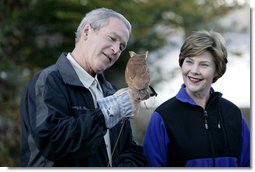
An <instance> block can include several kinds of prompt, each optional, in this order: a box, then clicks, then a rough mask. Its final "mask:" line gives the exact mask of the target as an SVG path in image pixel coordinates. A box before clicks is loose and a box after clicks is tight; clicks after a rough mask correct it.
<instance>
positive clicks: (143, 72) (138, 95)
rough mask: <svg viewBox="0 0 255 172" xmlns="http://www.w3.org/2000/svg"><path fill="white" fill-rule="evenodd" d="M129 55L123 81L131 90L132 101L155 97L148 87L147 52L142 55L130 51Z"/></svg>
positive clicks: (151, 89)
mask: <svg viewBox="0 0 255 172" xmlns="http://www.w3.org/2000/svg"><path fill="white" fill-rule="evenodd" d="M129 55H130V59H129V60H128V63H127V66H126V69H125V81H126V83H127V85H128V87H129V88H130V89H131V91H132V93H133V97H134V99H135V100H136V101H142V100H146V99H148V98H149V97H150V96H154V95H155V96H156V95H157V94H156V92H155V91H154V89H153V88H152V87H151V86H150V73H149V68H148V64H147V58H148V51H146V52H145V53H144V54H136V53H135V52H133V51H130V52H129Z"/></svg>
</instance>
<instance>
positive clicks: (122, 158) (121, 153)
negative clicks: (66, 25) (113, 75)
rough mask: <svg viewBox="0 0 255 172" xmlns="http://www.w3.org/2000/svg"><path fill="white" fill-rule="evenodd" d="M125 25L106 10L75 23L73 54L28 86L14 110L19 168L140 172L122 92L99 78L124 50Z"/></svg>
mask: <svg viewBox="0 0 255 172" xmlns="http://www.w3.org/2000/svg"><path fill="white" fill-rule="evenodd" d="M130 34H131V25H130V23H129V21H128V20H127V19H126V18H125V17H124V16H122V15H121V14H119V13H117V12H115V11H113V10H111V9H106V8H99V9H95V10H92V11H91V12H89V13H88V14H86V16H85V17H84V18H83V20H82V21H81V23H80V25H79V27H78V29H77V32H76V39H75V48H74V49H73V51H72V52H70V53H62V54H61V56H60V57H59V59H58V61H57V62H56V64H54V65H52V66H50V67H48V68H46V69H44V70H42V71H41V72H40V73H38V74H37V75H36V76H35V77H34V78H33V80H32V81H31V82H30V83H29V85H28V87H27V89H26V91H25V93H24V95H23V97H22V100H21V104H20V111H21V116H20V119H21V120H20V121H21V129H22V130H21V131H22V142H21V149H22V150H21V165H22V166H37V167H38V166H72V167H74V166H76V167H78V166H87V167H89V166H90V167H91V166H92V167H101V166H102V167H103V166H114V167H115V166H119V167H120V166H130V167H131V166H145V165H146V161H145V158H144V156H143V154H142V152H143V150H142V147H141V146H139V145H137V144H136V143H135V142H134V140H133V136H132V131H131V127H130V122H129V120H128V117H130V116H132V114H133V113H132V108H134V107H135V103H134V101H133V99H132V94H131V93H130V90H129V89H128V88H124V89H120V90H118V91H117V92H116V90H115V89H114V87H113V86H112V85H111V84H110V83H109V82H108V81H106V80H105V78H104V77H103V75H102V72H103V71H104V70H106V69H108V68H109V67H111V66H112V65H113V64H114V63H115V62H116V61H117V60H118V58H119V56H120V54H121V53H122V51H123V50H124V49H125V48H126V45H127V42H128V39H129V36H130Z"/></svg>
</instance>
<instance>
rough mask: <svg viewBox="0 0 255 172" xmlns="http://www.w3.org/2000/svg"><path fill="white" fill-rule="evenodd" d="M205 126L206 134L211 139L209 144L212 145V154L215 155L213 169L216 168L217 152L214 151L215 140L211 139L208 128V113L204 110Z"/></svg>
mask: <svg viewBox="0 0 255 172" xmlns="http://www.w3.org/2000/svg"><path fill="white" fill-rule="evenodd" d="M204 125H205V130H206V133H207V135H208V137H209V142H210V145H211V151H212V154H213V167H215V150H214V143H213V140H212V138H211V135H210V133H208V129H209V126H208V114H207V111H206V110H204Z"/></svg>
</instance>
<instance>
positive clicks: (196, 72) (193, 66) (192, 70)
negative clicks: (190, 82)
mask: <svg viewBox="0 0 255 172" xmlns="http://www.w3.org/2000/svg"><path fill="white" fill-rule="evenodd" d="M191 73H193V74H200V70H199V66H198V65H196V64H194V65H192V68H191Z"/></svg>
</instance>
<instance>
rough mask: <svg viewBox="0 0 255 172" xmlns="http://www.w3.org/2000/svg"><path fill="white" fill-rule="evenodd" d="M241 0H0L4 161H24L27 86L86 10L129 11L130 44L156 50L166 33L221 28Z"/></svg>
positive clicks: (0, 161)
mask: <svg viewBox="0 0 255 172" xmlns="http://www.w3.org/2000/svg"><path fill="white" fill-rule="evenodd" d="M237 2H238V1H235V0H233V3H231V4H226V3H225V0H189V1H186V0H129V1H128V0H107V1H102V0H40V1H39V0H1V1H0V155H1V156H0V166H9V167H13V166H19V153H20V127H19V101H20V97H21V95H22V91H23V89H24V87H25V86H26V84H27V83H28V81H29V80H30V79H31V78H32V76H33V75H34V74H35V73H36V72H38V71H39V70H41V69H42V68H44V67H46V66H48V65H50V64H52V63H55V61H56V59H57V58H58V57H59V55H60V53H61V52H62V51H65V52H68V51H71V50H72V48H73V47H74V36H75V35H74V33H75V31H76V28H77V27H78V24H79V23H80V21H81V19H82V18H83V17H84V15H85V13H86V12H88V11H90V10H91V9H94V8H98V7H107V8H112V9H114V10H116V11H118V12H120V13H122V14H124V15H125V16H126V17H127V18H128V19H129V20H130V22H131V24H132V26H133V33H132V37H131V39H130V41H129V43H128V48H127V49H128V50H133V51H136V52H141V51H145V50H149V51H150V52H152V51H154V50H158V49H159V48H161V47H162V46H164V45H165V44H166V41H167V40H166V38H167V36H169V35H171V34H173V35H174V34H175V33H176V32H183V33H184V34H185V33H186V34H188V33H189V32H191V31H193V30H197V29H199V28H203V29H207V28H210V29H214V28H215V27H218V26H217V25H212V21H213V20H215V18H219V17H220V16H223V15H225V14H227V13H228V11H230V10H232V9H234V8H239V7H240V5H238V3H237ZM247 3H248V2H247ZM242 5H243V4H242ZM246 5H247V4H246ZM128 50H127V51H125V52H124V53H123V55H122V58H120V59H119V61H118V62H117V63H116V64H115V65H114V66H113V68H112V69H110V70H108V71H107V72H106V75H107V77H108V78H110V80H112V81H113V82H114V79H116V77H115V76H114V74H116V73H120V75H119V77H120V78H122V77H121V74H123V71H124V67H125V65H126V62H127V60H128V57H129V55H128ZM116 71H118V72H116ZM122 81H123V80H122ZM116 83H117V82H116ZM117 86H118V85H117Z"/></svg>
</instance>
